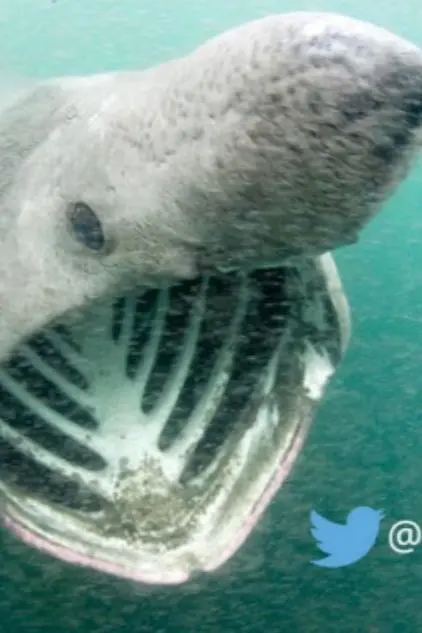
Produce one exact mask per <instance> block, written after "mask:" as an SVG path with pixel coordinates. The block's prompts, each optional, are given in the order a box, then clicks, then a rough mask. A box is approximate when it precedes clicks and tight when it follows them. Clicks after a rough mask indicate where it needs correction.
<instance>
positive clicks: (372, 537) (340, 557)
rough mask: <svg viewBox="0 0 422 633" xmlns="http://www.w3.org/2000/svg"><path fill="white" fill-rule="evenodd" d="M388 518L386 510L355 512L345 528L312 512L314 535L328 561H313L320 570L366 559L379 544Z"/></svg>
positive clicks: (366, 509)
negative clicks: (385, 516) (383, 525)
mask: <svg viewBox="0 0 422 633" xmlns="http://www.w3.org/2000/svg"><path fill="white" fill-rule="evenodd" d="M383 518H384V513H383V511H382V510H374V509H373V508H368V507H364V506H360V507H358V508H355V509H354V510H352V511H351V512H350V513H349V515H348V517H347V521H346V523H345V525H342V524H341V523H333V522H332V521H329V520H328V519H325V518H324V517H323V516H321V515H320V514H318V512H315V510H312V512H311V524H312V527H311V534H312V536H313V537H314V538H315V540H316V542H317V546H318V549H320V550H321V552H324V554H328V556H327V557H326V558H320V559H319V560H313V561H311V562H312V563H313V564H314V565H318V566H319V567H332V568H335V567H345V566H346V565H351V564H352V563H356V562H357V561H358V560H360V559H361V558H363V557H364V556H366V554H367V553H368V552H369V550H370V549H372V547H373V546H374V544H375V541H376V539H377V536H378V532H379V529H380V522H381V520H382V519H383Z"/></svg>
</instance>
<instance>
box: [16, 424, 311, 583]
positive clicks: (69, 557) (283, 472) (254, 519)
mask: <svg viewBox="0 0 422 633" xmlns="http://www.w3.org/2000/svg"><path fill="white" fill-rule="evenodd" d="M305 435H306V430H305V429H302V431H301V433H299V435H298V436H297V437H296V439H295V440H294V443H293V446H292V447H291V450H290V451H289V454H288V456H287V459H286V460H285V461H284V462H283V465H282V466H280V468H279V469H278V470H277V471H276V473H275V475H274V477H273V478H272V480H271V481H270V483H269V484H268V486H267V488H266V490H265V491H264V493H263V495H262V496H261V498H260V499H259V501H258V503H257V504H256V506H255V508H254V510H253V512H252V514H251V515H250V516H249V518H248V519H247V520H246V521H245V524H244V526H243V528H242V529H241V530H240V531H239V533H238V534H237V536H236V537H235V538H234V539H233V541H231V543H230V544H229V546H228V547H227V548H226V549H225V550H224V551H223V553H222V554H221V556H219V557H218V558H216V559H215V560H214V561H213V562H210V563H208V564H207V565H205V566H204V571H206V572H211V571H215V570H216V569H217V568H218V567H221V566H222V565H223V564H224V563H225V562H226V561H227V560H228V559H229V558H231V557H232V556H233V554H234V553H235V552H236V551H237V550H238V549H239V548H240V547H241V546H242V544H243V543H244V542H245V540H246V539H247V537H248V536H249V534H250V533H251V531H252V530H253V528H254V527H255V526H256V524H257V523H258V521H259V519H260V517H261V516H262V514H263V512H264V510H265V509H266V507H267V506H268V505H269V503H270V502H271V500H272V499H273V497H274V495H275V494H276V492H277V490H279V488H280V487H281V485H282V484H283V482H284V480H285V479H286V477H287V476H288V474H289V473H290V471H291V469H292V467H293V464H294V462H295V460H296V458H297V456H298V454H299V451H300V449H301V447H302V445H303V442H304V438H305ZM4 524H5V526H6V528H8V529H9V530H10V531H11V532H13V533H14V534H15V535H16V536H17V537H18V538H19V539H20V540H21V541H23V542H24V543H26V544H28V545H30V546H31V547H35V548H36V549H38V550H40V551H42V552H44V553H47V554H50V555H51V556H54V557H55V558H58V559H60V560H63V561H65V562H68V563H71V564H73V565H80V566H83V567H90V568H92V569H96V570H98V571H101V572H103V573H106V574H110V575H113V576H119V577H120V578H127V579H130V580H133V581H135V582H139V583H144V584H149V585H179V584H182V583H184V582H186V581H187V580H189V574H188V573H186V572H182V571H180V572H165V573H136V571H130V572H129V571H127V570H125V569H124V568H123V567H121V566H119V565H117V564H114V563H110V562H106V561H102V560H99V559H97V558H93V557H91V556H87V555H83V554H78V553H75V552H73V551H72V550H71V549H69V548H66V547H62V546H60V545H55V544H53V543H51V542H49V541H47V540H45V539H43V538H41V537H40V536H38V535H37V534H35V533H33V532H31V531H30V530H28V529H27V528H25V527H24V526H23V525H21V524H20V523H19V522H18V521H16V520H15V519H12V518H11V517H10V516H6V517H4Z"/></svg>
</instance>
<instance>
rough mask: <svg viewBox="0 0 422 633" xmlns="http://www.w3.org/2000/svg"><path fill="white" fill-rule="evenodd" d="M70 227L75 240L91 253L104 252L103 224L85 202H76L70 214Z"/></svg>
mask: <svg viewBox="0 0 422 633" xmlns="http://www.w3.org/2000/svg"><path fill="white" fill-rule="evenodd" d="M69 221H70V227H71V229H72V232H73V235H74V237H75V239H76V240H77V241H78V242H80V243H81V244H83V245H84V246H86V248H89V249H90V250H91V251H97V252H98V251H102V250H103V248H104V246H105V237H104V232H103V229H102V226H101V222H100V220H99V219H98V217H97V216H96V214H95V213H94V211H93V210H92V209H91V207H89V206H88V205H87V204H85V203H84V202H76V203H75V204H74V205H72V208H71V210H70V213H69Z"/></svg>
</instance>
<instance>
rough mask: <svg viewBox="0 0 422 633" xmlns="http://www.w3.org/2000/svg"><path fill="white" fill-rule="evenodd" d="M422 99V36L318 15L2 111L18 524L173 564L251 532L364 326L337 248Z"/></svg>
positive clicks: (79, 547)
mask: <svg viewBox="0 0 422 633" xmlns="http://www.w3.org/2000/svg"><path fill="white" fill-rule="evenodd" d="M421 114H422V56H421V53H420V51H419V50H418V49H417V48H415V47H413V46H412V45H411V44H409V43H407V42H405V41H403V40H401V39H399V38H397V37H395V36H394V35H392V34H390V33H388V32H386V31H384V30H382V29H379V28H377V27H375V26H372V25H368V24H364V23H361V22H357V21H355V20H352V19H349V18H345V17H342V16H337V15H330V14H313V13H295V14H287V15H276V16H270V17H268V18H265V19H263V20H259V21H257V22H252V23H249V24H246V25H244V26H241V27H239V28H237V29H234V30H232V31H229V32H227V33H224V34H223V35H221V36H219V37H216V38H215V39H213V40H210V41H209V42H207V43H206V44H204V45H203V46H202V47H200V48H198V49H197V50H196V51H194V52H193V53H192V54H190V55H188V56H186V57H184V58H181V59H177V60H173V61H171V62H168V63H166V64H163V65H161V66H158V67H157V68H152V69H149V70H146V71H142V72H120V73H110V74H104V75H97V76H92V77H70V78H66V79H56V80H52V81H49V82H46V83H44V84H41V85H39V86H37V87H36V88H35V89H34V90H32V91H31V92H29V93H28V94H26V95H25V96H20V97H19V98H18V99H17V100H16V101H15V102H14V103H13V105H12V106H10V105H9V106H8V107H5V108H4V109H3V111H2V112H1V116H0V236H1V237H0V453H1V459H0V463H1V467H0V488H1V496H2V513H3V516H4V521H5V523H6V525H7V526H8V527H9V528H10V529H11V530H13V531H14V533H15V534H17V535H18V536H19V537H20V538H22V539H23V540H24V541H26V542H27V543H29V544H31V545H33V546H34V547H37V548H39V549H42V550H43V551H46V552H49V553H51V554H53V555H54V556H56V557H59V558H62V559H65V560H67V561H69V562H72V563H75V564H81V565H86V566H90V567H93V568H95V569H98V570H102V571H105V572H108V573H112V574H115V575H118V576H122V577H127V578H131V579H135V580H137V581H139V582H145V583H158V584H160V583H180V582H184V581H185V580H187V579H188V578H189V577H190V576H191V575H192V574H193V573H196V572H198V571H211V570H213V569H216V568H217V567H219V566H220V565H221V564H223V563H224V562H225V561H226V560H227V559H228V558H229V557H230V556H231V555H232V554H233V553H234V552H235V551H236V550H237V549H238V548H239V547H240V545H241V543H242V542H243V541H244V540H245V538H246V537H247V535H248V534H249V533H250V531H251V530H252V529H253V527H254V525H255V524H256V522H257V521H258V520H259V517H260V516H261V515H262V513H263V511H264V510H265V507H266V506H267V505H268V503H269V502H270V500H271V499H272V497H273V496H274V494H275V493H276V491H277V490H278V489H279V488H280V486H281V485H282V482H283V481H284V479H285V478H286V476H287V475H288V474H289V472H290V471H291V468H292V466H293V464H294V462H295V460H296V458H297V456H298V454H299V452H300V449H301V446H302V444H303V441H304V438H305V437H306V433H307V430H308V428H309V424H310V421H311V419H312V417H313V414H314V411H315V408H316V406H317V404H318V402H319V401H320V399H321V397H322V395H323V393H324V389H325V387H326V385H327V383H328V381H329V379H330V377H331V376H332V375H333V374H334V372H335V370H336V368H337V367H338V365H339V363H340V361H341V359H342V357H343V354H344V352H345V350H346V348H347V344H348V340H349V333H350V320H349V310H348V304H347V299H346V297H345V295H344V292H343V290H342V286H341V281H340V278H339V276H338V274H337V270H336V266H335V264H334V261H333V259H332V257H331V255H330V254H329V251H330V250H332V249H335V248H337V247H340V246H343V245H347V244H350V243H353V242H355V241H356V240H357V237H358V234H359V232H360V230H361V228H363V226H365V225H366V223H367V222H368V221H369V220H370V219H371V218H372V217H373V216H374V215H375V213H376V212H377V211H378V210H379V209H380V208H381V206H382V204H383V202H384V201H385V200H386V199H387V198H388V197H389V196H390V195H391V193H392V192H393V191H394V189H395V187H396V186H397V185H398V184H399V183H400V182H401V180H402V179H403V178H404V176H405V175H406V173H407V170H408V169H409V167H410V165H411V164H412V159H413V158H414V156H415V155H416V153H417V152H418V149H419V144H420V122H421V120H420V119H421Z"/></svg>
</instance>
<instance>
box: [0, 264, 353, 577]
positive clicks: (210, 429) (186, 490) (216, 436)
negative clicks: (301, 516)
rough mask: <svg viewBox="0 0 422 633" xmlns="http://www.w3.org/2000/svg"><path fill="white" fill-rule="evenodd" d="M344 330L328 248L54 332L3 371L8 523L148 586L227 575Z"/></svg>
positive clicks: (76, 558)
mask: <svg viewBox="0 0 422 633" xmlns="http://www.w3.org/2000/svg"><path fill="white" fill-rule="evenodd" d="M79 316H80V315H79ZM348 336H349V313H348V307H347V302H346V299H345V297H344V295H343V293H342V289H341V284H340V280H339V278H338V275H337V271H336V268H335V264H334V262H333V260H332V259H331V256H329V255H325V256H323V257H321V258H318V259H315V260H303V261H301V262H300V263H299V264H297V265H295V266H292V265H289V266H285V267H283V266H282V267H276V268H269V269H262V270H258V271H254V272H251V273H248V274H246V273H244V274H240V273H228V274H225V275H221V276H219V277H207V278H205V277H204V278H200V279H197V280H195V281H192V282H183V283H180V284H179V285H176V286H173V287H171V288H170V287H169V288H162V289H160V290H147V291H145V292H144V293H143V294H142V295H139V296H135V295H133V296H131V295H127V296H124V297H116V298H115V300H114V301H109V302H105V301H104V302H100V303H98V304H95V305H91V306H89V308H87V309H86V311H85V312H84V313H83V315H82V318H81V317H80V318H78V319H77V320H75V319H72V320H70V319H67V320H63V322H61V323H59V324H55V325H54V326H51V327H46V328H45V329H43V330H42V331H40V332H39V333H37V334H36V335H35V336H33V337H32V338H31V339H30V340H28V341H27V342H25V343H24V344H22V345H20V346H19V347H18V348H17V349H16V350H15V351H14V354H13V355H12V357H11V358H10V359H9V360H8V362H7V363H6V364H4V365H3V366H2V367H1V369H0V479H1V483H0V486H1V489H2V494H3V497H4V507H5V508H4V513H5V523H6V525H7V526H8V528H10V529H11V530H12V531H13V532H14V533H15V534H16V535H18V537H20V538H21V539H22V540H24V541H25V542H27V543H28V544H30V545H32V546H35V547H36V548H38V549H41V550H44V551H46V552H49V553H50V554H52V555H54V556H56V557H58V558H61V559H64V560H67V561H69V562H72V563H74V564H80V565H86V566H89V567H92V568H95V569H98V570H102V571H104V572H108V573H111V574H115V575H117V576H121V577H127V578H131V579H134V580H137V581H139V582H145V583H154V584H155V583H157V584H164V583H181V582H184V581H186V580H187V579H188V578H189V577H190V575H191V574H192V573H195V572H198V571H211V570H214V569H216V568H217V567H219V566H220V565H222V564H223V563H224V562H225V561H226V560H227V559H228V558H229V557H230V556H231V555H232V554H233V553H234V552H235V551H236V550H237V549H238V548H239V547H240V545H241V544H242V543H243V541H244V540H245V538H246V537H247V535H248V534H249V533H250V531H251V530H252V529H253V527H254V525H255V524H256V522H257V521H258V519H259V517H260V516H261V515H262V513H263V511H264V509H265V508H266V506H267V505H268V503H269V502H270V500H271V498H272V497H273V495H274V494H275V492H276V491H277V490H278V489H279V487H280V486H281V484H282V482H283V481H284V479H285V477H286V476H287V475H288V474H289V472H290V471H291V468H292V466H293V463H294V462H295V459H296V458H297V456H298V454H299V452H300V448H301V446H302V443H303V440H304V437H305V435H306V432H307V429H308V427H309V423H310V420H311V418H312V415H313V413H314V409H315V406H316V404H317V402H318V401H319V400H320V398H321V396H322V394H323V390H324V387H325V386H326V383H327V381H328V379H329V378H330V376H332V374H333V373H334V371H335V369H336V367H337V365H338V363H339V362H340V360H341V357H342V354H343V352H344V350H345V348H346V346H347V342H348Z"/></svg>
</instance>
